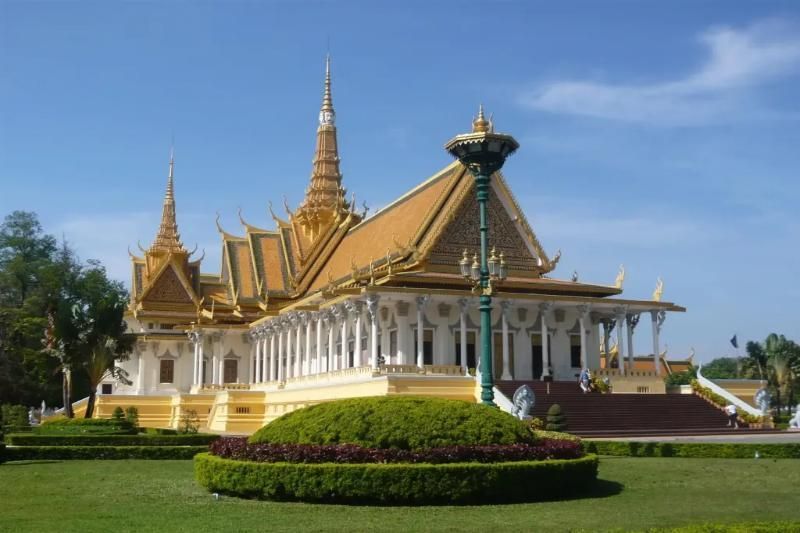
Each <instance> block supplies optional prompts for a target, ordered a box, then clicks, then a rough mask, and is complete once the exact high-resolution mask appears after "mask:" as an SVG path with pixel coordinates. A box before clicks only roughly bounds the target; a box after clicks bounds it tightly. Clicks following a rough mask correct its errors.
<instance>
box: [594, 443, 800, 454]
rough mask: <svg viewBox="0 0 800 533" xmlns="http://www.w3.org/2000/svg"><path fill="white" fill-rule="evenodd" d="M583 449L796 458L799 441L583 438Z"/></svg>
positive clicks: (608, 451) (628, 452)
mask: <svg viewBox="0 0 800 533" xmlns="http://www.w3.org/2000/svg"><path fill="white" fill-rule="evenodd" d="M583 449H584V450H585V451H586V452H587V453H596V454H598V455H616V456H623V457H703V458H720V459H752V458H753V457H755V454H756V452H758V454H759V456H760V457H763V458H765V459H800V443H784V444H749V443H748V444H745V443H742V444H739V443H721V442H720V443H705V442H635V441H599V440H595V441H592V440H584V441H583Z"/></svg>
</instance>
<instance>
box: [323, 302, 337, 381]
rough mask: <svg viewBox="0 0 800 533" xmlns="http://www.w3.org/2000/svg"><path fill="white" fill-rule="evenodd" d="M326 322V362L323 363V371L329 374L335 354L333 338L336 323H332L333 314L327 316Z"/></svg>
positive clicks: (334, 340)
mask: <svg viewBox="0 0 800 533" xmlns="http://www.w3.org/2000/svg"><path fill="white" fill-rule="evenodd" d="M327 318H328V320H327V322H326V325H327V327H328V360H327V361H326V363H325V371H326V372H331V371H332V370H334V367H333V361H334V357H335V356H334V354H335V353H336V338H335V337H334V334H335V330H336V323H335V321H334V316H333V313H332V312H331V314H329V315H328V316H327Z"/></svg>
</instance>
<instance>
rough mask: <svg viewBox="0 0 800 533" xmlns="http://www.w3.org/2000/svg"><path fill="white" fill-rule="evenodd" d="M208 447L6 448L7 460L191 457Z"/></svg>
mask: <svg viewBox="0 0 800 533" xmlns="http://www.w3.org/2000/svg"><path fill="white" fill-rule="evenodd" d="M207 450H208V446H20V447H7V448H6V451H5V456H6V460H7V461H40V460H69V459H191V458H192V457H194V456H195V455H197V454H198V453H202V452H205V451H207Z"/></svg>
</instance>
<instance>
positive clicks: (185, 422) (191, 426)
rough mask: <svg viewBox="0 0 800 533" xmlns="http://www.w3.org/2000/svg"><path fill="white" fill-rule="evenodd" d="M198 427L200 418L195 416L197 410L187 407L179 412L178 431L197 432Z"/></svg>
mask: <svg viewBox="0 0 800 533" xmlns="http://www.w3.org/2000/svg"><path fill="white" fill-rule="evenodd" d="M198 429H200V419H199V418H197V411H195V410H194V409H188V410H186V411H183V412H182V413H181V419H180V422H179V424H178V433H197V431H198Z"/></svg>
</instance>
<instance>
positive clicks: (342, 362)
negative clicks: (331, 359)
mask: <svg viewBox="0 0 800 533" xmlns="http://www.w3.org/2000/svg"><path fill="white" fill-rule="evenodd" d="M339 312H340V313H341V321H342V355H341V359H339V360H338V362H337V363H338V364H336V369H337V370H338V369H340V368H347V367H348V366H349V365H348V363H349V362H350V361H349V359H350V358H349V354H348V352H349V351H350V350H349V349H348V348H349V347H348V344H349V343H348V342H347V317H348V315H349V313H348V312H347V308H346V307H345V306H344V304H342V306H341V307H340V308H339Z"/></svg>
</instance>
